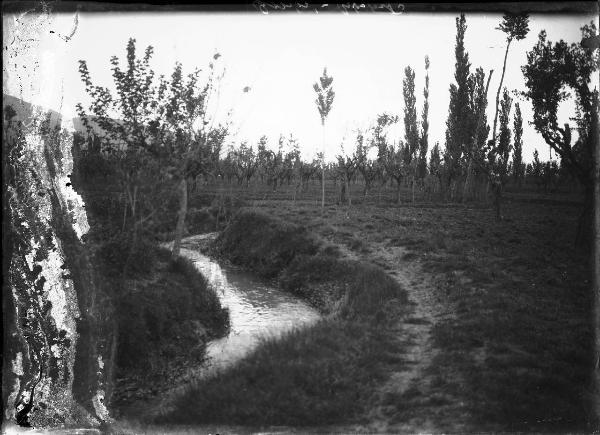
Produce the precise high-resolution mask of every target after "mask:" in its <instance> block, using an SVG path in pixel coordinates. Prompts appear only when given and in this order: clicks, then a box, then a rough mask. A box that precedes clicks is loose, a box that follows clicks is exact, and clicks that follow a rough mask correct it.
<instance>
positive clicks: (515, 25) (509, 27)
mask: <svg viewBox="0 0 600 435" xmlns="http://www.w3.org/2000/svg"><path fill="white" fill-rule="evenodd" d="M497 28H498V30H501V31H503V32H504V33H506V40H507V41H511V40H513V39H516V40H517V41H520V40H522V39H525V37H526V36H527V33H529V15H528V14H509V13H507V14H504V16H503V17H502V23H500V25H499V26H498V27H497Z"/></svg>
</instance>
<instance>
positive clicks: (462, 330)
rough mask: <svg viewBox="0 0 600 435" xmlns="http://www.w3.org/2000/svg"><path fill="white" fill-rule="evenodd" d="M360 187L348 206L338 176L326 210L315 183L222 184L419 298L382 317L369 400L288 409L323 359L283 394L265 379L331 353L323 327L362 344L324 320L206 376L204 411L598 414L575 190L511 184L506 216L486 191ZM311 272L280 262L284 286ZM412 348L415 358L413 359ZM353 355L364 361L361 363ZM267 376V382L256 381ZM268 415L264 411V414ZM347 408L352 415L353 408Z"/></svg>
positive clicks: (432, 421)
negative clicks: (448, 196) (482, 198)
mask: <svg viewBox="0 0 600 435" xmlns="http://www.w3.org/2000/svg"><path fill="white" fill-rule="evenodd" d="M354 188H355V189H356V191H355V192H353V194H354V196H355V198H353V205H352V207H348V206H346V205H343V206H340V205H336V204H335V203H333V198H334V197H335V191H334V190H333V188H332V186H329V189H328V197H329V201H328V204H327V205H326V207H325V209H324V210H323V211H322V210H321V208H320V206H319V201H318V200H316V198H318V194H317V189H318V185H314V186H312V187H311V189H313V190H314V192H308V193H307V194H306V195H305V196H306V197H310V199H306V197H305V198H303V197H302V196H299V197H297V198H296V200H292V198H293V196H292V194H291V193H290V190H289V189H288V190H287V191H280V192H275V193H274V192H271V191H269V190H267V189H266V188H264V189H263V190H262V191H261V190H260V189H258V188H254V189H253V188H250V189H248V190H246V189H234V188H229V189H228V190H227V191H226V192H227V194H233V195H238V196H240V197H242V198H243V199H244V201H245V205H246V207H247V208H248V209H250V210H253V211H258V212H260V213H261V214H264V215H268V216H274V217H278V218H280V219H281V220H282V221H285V222H286V225H299V226H302V227H303V228H304V229H305V231H306V232H307V233H308V234H311V235H312V237H314V238H315V240H317V242H318V243H319V244H321V245H322V246H329V248H327V249H329V250H330V251H332V252H338V254H339V255H340V256H341V257H342V258H343V259H345V260H348V259H350V260H353V261H359V262H361V264H374V265H377V266H378V267H379V268H380V269H381V270H384V271H386V272H387V274H388V275H389V276H392V277H394V278H396V281H397V282H399V283H400V284H401V285H402V287H403V288H404V289H405V290H406V292H407V294H408V297H409V299H410V300H411V301H412V302H413V304H409V306H412V307H413V308H412V314H411V312H410V310H408V311H409V313H408V314H407V310H404V311H402V310H400V311H398V312H397V313H396V316H397V318H396V322H394V321H392V320H390V319H387V320H386V323H385V328H384V330H381V327H379V328H377V331H378V333H380V334H382V335H383V336H384V337H386V336H387V338H385V339H384V340H383V342H382V343H383V344H382V347H381V349H379V351H378V352H379V353H377V355H382V356H381V357H378V358H379V359H380V360H379V361H378V362H377V364H380V365H381V367H383V368H381V370H379V369H373V370H370V371H369V372H368V373H371V372H372V374H370V375H368V376H362V377H361V376H360V375H353V377H354V378H355V379H356V382H355V383H357V384H360V387H356V388H357V390H358V391H360V395H361V397H369V398H370V399H369V401H368V403H369V405H368V406H363V407H361V408H360V411H358V410H357V411H356V412H354V411H352V409H354V408H352V407H350V406H346V407H344V409H346V410H347V412H345V413H342V414H340V413H339V412H338V411H337V410H336V409H333V408H327V407H326V406H322V407H321V409H323V410H324V411H323V412H322V413H316V411H314V412H313V413H311V412H309V411H308V408H304V409H305V411H306V414H304V413H303V412H304V411H299V413H297V414H294V413H290V414H286V412H287V411H286V412H284V410H286V409H287V408H285V405H284V403H285V400H283V401H282V399H281V397H283V395H284V392H287V394H288V395H289V397H296V396H295V394H296V393H297V392H298V391H297V389H298V388H299V385H300V386H306V385H312V384H314V383H315V382H317V381H318V382H319V384H320V385H325V384H326V383H325V384H324V383H323V380H322V379H321V378H318V377H316V378H314V377H310V376H314V371H313V370H308V371H306V372H302V370H300V369H298V371H292V372H291V373H294V376H292V377H291V378H290V379H292V380H290V381H289V382H291V384H286V385H284V384H281V385H278V386H277V388H276V390H278V391H280V394H281V396H278V395H277V394H276V393H274V392H273V391H272V390H270V389H269V388H267V387H266V385H273V379H274V378H273V376H274V377H275V378H277V375H276V373H277V370H278V368H281V367H286V369H287V368H289V367H291V366H294V367H296V368H297V365H298V364H300V363H297V362H295V361H297V358H298V357H299V355H303V353H302V352H301V351H300V350H301V349H311V353H310V355H311V356H312V358H314V361H312V362H311V363H310V364H311V365H312V364H316V363H317V362H318V361H320V360H325V361H329V359H330V358H331V356H325V355H323V354H321V353H320V351H319V350H315V348H313V347H311V346H317V344H315V341H317V342H319V341H320V340H325V343H326V344H327V346H325V347H324V349H327V348H328V346H333V343H335V345H336V346H335V347H334V349H336V352H334V353H333V354H334V355H338V354H339V355H344V351H347V347H349V346H351V345H352V343H354V344H355V345H358V346H359V349H360V348H361V347H362V346H364V345H365V344H364V343H365V342H364V341H362V340H364V339H363V338H360V337H357V338H356V339H353V340H350V342H347V341H346V339H345V336H344V334H345V333H346V331H347V330H348V328H342V330H340V331H338V330H336V328H333V327H331V325H327V326H325V324H322V325H320V326H318V327H316V328H315V329H314V330H311V331H310V332H305V333H296V335H292V336H290V337H287V338H286V339H284V340H283V341H281V342H277V343H272V342H270V343H266V344H265V346H264V347H262V348H260V349H259V350H258V351H257V352H256V353H255V354H254V355H253V356H251V357H250V358H249V359H248V360H247V361H245V362H244V363H243V364H242V365H241V366H240V367H238V368H236V369H235V370H234V371H232V372H227V373H224V374H223V375H222V378H220V380H219V381H214V383H211V384H209V385H203V386H202V390H200V389H198V392H197V393H196V395H192V396H190V398H191V397H193V398H194V400H188V401H187V405H186V406H187V407H188V408H187V409H189V410H190V412H191V411H192V410H193V409H196V410H197V413H196V415H202V417H199V419H200V420H202V421H204V422H208V420H211V419H213V420H215V421H220V422H225V421H226V420H229V421H227V422H228V423H234V422H236V423H248V422H250V421H260V422H261V423H263V424H297V423H299V422H300V421H303V422H304V423H305V424H310V423H317V422H321V423H322V422H324V421H326V422H328V423H340V422H348V421H355V422H357V423H358V422H360V424H364V425H366V426H365V427H368V428H371V429H373V428H375V429H378V430H384V431H391V432H394V431H404V430H411V429H415V428H429V429H431V430H445V431H465V430H467V431H473V430H490V431H496V430H503V431H530V430H536V431H544V432H546V431H565V430H570V431H589V430H591V429H593V427H594V425H595V424H597V422H594V421H592V410H591V408H590V406H591V394H592V392H591V389H590V388H591V373H592V364H593V331H592V329H591V319H592V312H591V307H592V292H591V291H590V282H589V278H590V276H589V272H588V270H589V269H588V262H587V261H588V260H587V258H586V257H585V256H584V255H582V254H579V253H577V252H576V251H575V249H574V247H573V240H574V237H575V230H576V222H577V218H578V215H579V197H578V195H575V194H569V193H562V194H561V193H557V194H554V195H550V194H538V193H536V192H533V191H525V192H516V193H511V192H509V193H508V194H507V200H506V202H505V206H504V211H503V214H504V219H503V220H502V221H500V222H498V221H495V220H494V216H493V213H492V210H490V209H489V207H488V206H487V205H485V204H467V205H460V204H449V203H442V202H440V203H436V202H425V201H424V200H423V199H422V198H420V197H419V196H417V200H416V202H415V203H412V202H411V201H410V192H408V191H404V192H403V195H402V197H401V202H400V204H398V205H396V204H393V203H392V201H391V199H392V198H393V191H392V190H390V191H389V192H387V191H383V192H381V193H379V192H375V193H371V194H370V195H369V196H368V198H367V199H366V200H363V198H362V195H361V193H362V192H361V189H360V186H354ZM311 195H312V196H311ZM305 266H306V264H305ZM305 269H306V270H313V268H306V267H305ZM306 270H305V272H306ZM301 271H302V267H300V268H299V269H298V272H299V273H297V274H296V275H294V274H293V273H287V274H285V273H284V274H282V275H281V276H280V282H281V283H282V284H283V286H284V288H285V284H286V283H287V284H288V286H289V283H290V282H296V283H297V282H298V280H299V279H300V280H301V279H302V276H306V277H307V279H309V275H308V274H306V273H304V275H303V273H302V272H301ZM286 277H287V281H286ZM290 277H295V278H293V279H291V278H290ZM294 280H295V281H294ZM302 286H304V287H309V288H311V287H315V286H314V285H313V284H310V283H309V284H308V285H301V286H300V287H302ZM316 287H318V286H316ZM291 288H293V285H292V286H291ZM364 329H365V330H366V331H368V330H369V328H368V327H366V328H364ZM361 331H362V329H361ZM392 331H393V332H392ZM363 333H366V332H364V331H363ZM336 334H342V335H341V336H338V335H336ZM321 335H323V337H322V338H320V337H321ZM358 335H360V334H358ZM309 337H312V338H309ZM331 339H333V341H332V342H331V343H330V342H329V341H328V340H331ZM303 340H306V341H303ZM369 342H370V343H371V342H374V343H379V341H378V340H371V339H369ZM300 343H305V344H304V345H302V344H300ZM340 343H341V344H342V345H341V347H340ZM411 343H412V345H411ZM303 346H307V347H306V348H304V347H303ZM317 349H321V348H320V347H318V346H317ZM386 349H387V350H389V351H390V352H392V353H393V355H394V356H393V357H391V359H387V357H385V356H383V355H384V354H383V353H381V352H383V351H384V350H386ZM323 352H324V351H323ZM403 352H404V353H405V355H409V354H410V355H412V356H413V359H414V361H412V362H410V364H408V363H407V361H406V358H404V359H403V357H402V353H403ZM350 359H351V358H350ZM409 359H410V358H409ZM353 361H354V360H353ZM356 361H357V362H356V364H357V367H360V365H361V364H363V362H361V363H358V361H360V359H358V360H356ZM353 364H354V363H353ZM373 364H375V363H374V362H373ZM377 364H376V365H377ZM309 366H310V365H309ZM339 369H342V368H341V367H340V368H339ZM328 370H329V369H328ZM330 370H334V368H333V367H332V368H330ZM344 370H347V367H345V368H344ZM411 372H412V374H411ZM309 375H310V376H309ZM248 379H250V380H252V381H249V380H248ZM259 380H260V381H261V382H258V383H259V384H260V385H262V386H257V385H254V386H252V387H248V386H247V385H246V383H247V382H255V381H259ZM294 380H295V381H294ZM263 381H264V383H263ZM240 385H244V388H249V390H248V391H250V392H252V394H254V392H255V391H257V390H256V389H257V388H258V389H261V391H263V390H264V391H265V393H264V394H265V396H264V400H262V399H258V400H257V399H255V398H254V399H251V397H256V396H252V395H250V394H249V393H246V392H245V391H246V390H244V389H243V388H242V389H241V390H239V389H237V388H238V387H239V386H240ZM331 385H337V384H331ZM303 388H304V387H303ZM235 389H237V391H244V393H241V395H242V397H246V398H247V399H248V400H252V403H253V406H252V407H251V409H252V411H247V410H243V409H245V408H243V407H242V406H241V403H242V402H239V401H238V400H237V399H236V400H231V401H229V400H228V398H233V394H234V390H235ZM228 390H229V391H228ZM342 390H343V388H342ZM199 391H202V393H200V392H199ZM190 394H192V393H190ZM246 394H248V395H247V396H246ZM273 394H275V395H273ZM303 394H305V395H304V396H302V399H299V398H297V399H298V400H296V399H295V402H297V403H304V402H302V401H303V400H308V399H307V397H313V398H314V397H316V396H312V394H317V396H318V394H319V393H314V392H306V391H304V393H303ZM307 395H308V396H307ZM240 400H241V399H240ZM272 401H276V402H277V403H280V402H281V408H277V409H278V410H279V411H277V410H274V411H272V414H269V412H267V411H266V410H267V409H271V408H270V406H272V403H273V402H272ZM211 402H212V403H214V404H218V403H221V404H222V403H230V404H231V406H230V407H227V410H224V409H222V408H221V409H220V410H216V409H215V408H214V406H213V407H211V406H209V405H207V404H209V403H211ZM268 403H271V405H268ZM308 403H311V404H314V406H317V405H318V404H319V403H320V402H319V401H318V400H317V401H309V402H307V405H306V406H309V405H308ZM236 404H237V405H236ZM236 406H237V407H239V408H237V411H236V410H235V409H234V408H235V407H236ZM245 412H248V413H249V414H246V415H245V414H244V413H245ZM284 414H285V415H289V418H288V419H287V420H286V419H285V418H281V417H280V416H281V415H284ZM258 415H261V416H262V417H261V418H260V419H258V420H254V418H255V417H256V416H258ZM310 415H314V416H318V418H317V417H315V418H310V417H309V416H310ZM350 415H352V416H353V417H356V418H354V420H353V419H350V420H348V417H349V416H350ZM208 416H215V417H208ZM233 416H236V417H235V418H234V417H233ZM197 421H198V420H197Z"/></svg>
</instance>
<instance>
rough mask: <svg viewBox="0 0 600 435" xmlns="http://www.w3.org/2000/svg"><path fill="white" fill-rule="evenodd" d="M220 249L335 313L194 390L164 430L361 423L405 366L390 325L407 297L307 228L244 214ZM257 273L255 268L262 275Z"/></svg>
mask: <svg viewBox="0 0 600 435" xmlns="http://www.w3.org/2000/svg"><path fill="white" fill-rule="evenodd" d="M214 249H215V251H216V252H218V253H220V255H221V256H223V257H226V258H228V259H230V260H231V261H232V262H234V263H236V264H239V265H243V266H245V267H248V268H252V269H253V270H256V271H257V272H259V273H260V274H261V275H262V276H264V277H271V278H274V277H277V278H279V281H280V282H281V284H282V286H283V288H284V289H287V290H289V291H291V292H294V293H296V294H299V295H301V296H303V297H305V298H307V299H309V300H311V301H312V302H316V301H317V302H318V301H320V302H327V308H328V311H333V314H334V315H332V316H329V317H327V318H324V319H322V320H321V321H319V322H318V323H317V324H315V325H313V326H311V327H308V328H304V329H299V330H294V331H292V332H290V333H288V334H286V335H284V336H283V337H281V338H278V339H267V340H265V341H263V342H262V343H261V345H259V346H258V347H257V349H255V351H254V352H253V353H252V354H250V355H249V356H247V357H246V358H245V359H243V360H242V361H241V362H240V363H239V364H237V365H236V366H235V367H232V368H229V369H226V370H225V371H223V372H221V373H219V374H217V375H216V376H215V377H212V378H209V379H206V380H203V381H201V382H200V383H198V384H196V385H193V386H191V387H190V388H189V390H188V391H187V393H186V394H185V395H183V396H182V397H181V398H179V400H177V402H176V403H175V404H174V409H173V410H171V411H168V412H167V413H165V414H164V415H162V416H160V417H159V418H158V421H159V422H161V423H181V424H187V423H217V424H219V423H227V424H246V425H257V426H261V425H319V424H333V423H339V422H344V423H349V422H358V421H361V418H362V417H364V416H365V415H366V412H367V410H368V407H369V403H370V402H371V401H372V395H373V393H374V391H375V387H376V386H377V385H379V384H380V383H381V382H382V381H383V380H384V379H385V378H386V376H387V375H388V374H389V372H390V369H391V367H394V368H396V369H397V368H398V366H399V365H400V364H402V361H403V360H402V355H403V349H401V348H400V347H401V346H400V345H399V343H398V340H395V335H396V334H397V331H394V330H393V328H391V327H390V325H391V324H392V322H393V321H394V320H395V319H396V318H397V316H398V313H399V312H400V311H402V310H403V309H404V305H405V302H406V294H405V292H404V290H403V289H402V288H401V287H400V285H399V284H398V283H397V282H396V281H395V280H393V279H392V278H391V277H389V276H388V275H387V274H385V273H384V272H383V271H382V270H381V269H379V268H378V267H376V266H373V265H369V264H364V263H360V262H355V261H343V260H340V259H339V258H337V257H336V256H335V255H332V253H331V250H330V249H327V248H323V247H321V246H320V245H319V244H318V243H317V242H316V240H315V239H314V238H313V237H312V236H311V235H310V234H309V233H308V232H307V231H306V230H305V229H303V228H302V227H299V226H294V225H290V224H287V223H284V222H283V221H280V220H277V219H273V218H270V217H268V216H265V215H261V214H258V213H255V212H250V211H243V212H241V213H240V214H238V216H237V217H236V218H235V219H234V220H233V222H232V223H231V225H230V226H229V227H228V228H227V229H226V230H225V231H224V232H223V233H222V234H221V236H220V237H219V238H218V239H217V240H216V243H215V246H214ZM254 268H255V269H254Z"/></svg>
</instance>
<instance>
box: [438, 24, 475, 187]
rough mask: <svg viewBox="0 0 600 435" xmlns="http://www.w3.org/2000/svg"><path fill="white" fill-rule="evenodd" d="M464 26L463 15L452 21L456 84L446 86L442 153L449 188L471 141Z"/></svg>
mask: <svg viewBox="0 0 600 435" xmlns="http://www.w3.org/2000/svg"><path fill="white" fill-rule="evenodd" d="M466 30H467V24H466V19H465V15H464V14H461V15H460V18H456V45H455V48H454V53H455V57H456V64H455V73H454V78H455V81H456V83H452V84H451V85H450V105H449V109H448V120H447V121H446V149H445V151H444V166H445V172H446V187H447V188H450V187H451V184H452V182H453V181H455V180H456V178H457V177H458V176H459V175H460V174H461V167H462V166H461V165H462V157H463V154H464V151H465V150H464V148H465V146H466V145H467V144H469V143H470V142H471V134H472V126H473V113H472V111H471V108H470V107H469V99H470V94H471V90H472V82H471V80H470V76H471V75H470V72H469V71H470V68H471V63H470V62H469V54H468V53H467V51H466V50H465V42H464V39H465V32H466Z"/></svg>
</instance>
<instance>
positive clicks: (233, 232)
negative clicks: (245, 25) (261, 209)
mask: <svg viewBox="0 0 600 435" xmlns="http://www.w3.org/2000/svg"><path fill="white" fill-rule="evenodd" d="M214 247H215V250H216V251H217V253H219V254H226V256H227V258H229V259H230V260H231V261H232V262H233V263H235V264H238V265H242V266H245V267H248V268H250V269H252V270H253V271H255V272H256V273H258V274H259V275H261V276H263V277H265V278H274V277H276V276H277V275H278V274H279V273H280V272H281V271H282V270H283V269H284V268H285V267H286V266H287V265H289V264H290V263H291V262H292V261H293V260H294V258H296V256H301V255H309V256H310V255H314V254H316V253H317V251H318V247H319V244H318V243H317V242H316V240H315V239H314V238H312V237H310V236H309V234H308V232H307V230H306V229H305V228H303V227H299V226H296V225H293V224H289V223H286V222H283V221H279V220H275V219H272V218H270V217H269V216H266V215H263V214H261V213H258V212H255V211H248V210H243V211H241V212H240V213H238V214H237V215H236V217H235V218H234V219H233V221H232V222H231V223H230V225H229V226H228V227H227V228H226V229H225V230H224V231H223V232H222V233H221V234H220V235H219V237H218V238H217V240H216V241H215V244H214Z"/></svg>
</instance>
